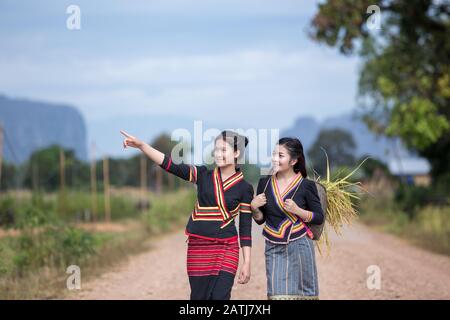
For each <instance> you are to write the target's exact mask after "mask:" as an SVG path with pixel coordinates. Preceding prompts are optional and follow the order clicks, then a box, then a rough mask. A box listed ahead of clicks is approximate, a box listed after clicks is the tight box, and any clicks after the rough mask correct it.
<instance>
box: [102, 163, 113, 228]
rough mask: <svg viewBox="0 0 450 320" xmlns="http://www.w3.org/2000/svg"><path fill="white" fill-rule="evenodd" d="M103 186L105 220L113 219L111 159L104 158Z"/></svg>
mask: <svg viewBox="0 0 450 320" xmlns="http://www.w3.org/2000/svg"><path fill="white" fill-rule="evenodd" d="M103 188H104V197H105V222H110V221H111V200H110V197H109V161H108V158H107V157H104V158H103Z"/></svg>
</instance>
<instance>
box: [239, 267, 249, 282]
mask: <svg viewBox="0 0 450 320" xmlns="http://www.w3.org/2000/svg"><path fill="white" fill-rule="evenodd" d="M249 281H250V263H245V262H244V264H243V265H242V267H241V271H240V272H239V279H238V283H240V284H246V283H247V282H249Z"/></svg>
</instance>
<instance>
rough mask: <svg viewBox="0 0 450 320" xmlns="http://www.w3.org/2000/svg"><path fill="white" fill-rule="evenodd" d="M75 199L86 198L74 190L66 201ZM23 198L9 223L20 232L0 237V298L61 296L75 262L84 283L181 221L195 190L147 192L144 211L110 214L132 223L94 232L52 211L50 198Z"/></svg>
mask: <svg viewBox="0 0 450 320" xmlns="http://www.w3.org/2000/svg"><path fill="white" fill-rule="evenodd" d="M80 199H81V200H83V201H84V200H85V199H86V197H85V196H84V195H80V194H78V195H76V196H75V198H74V199H72V200H70V202H73V203H75V202H76V200H80ZM28 201H29V203H26V201H24V199H22V201H21V202H20V203H17V204H15V210H17V211H16V212H20V217H19V218H18V219H17V220H16V221H15V222H14V227H15V228H18V230H19V231H20V232H19V233H18V235H16V236H5V237H1V238H0V299H36V298H39V299H41V298H44V299H51V298H60V297H62V296H64V295H65V294H67V293H68V292H69V291H68V290H67V289H66V279H67V277H68V274H66V268H67V267H68V266H69V265H72V264H74V265H78V266H79V267H80V268H81V270H82V281H86V279H89V277H92V276H95V275H97V274H98V273H100V272H101V271H102V270H104V268H107V267H110V266H111V265H112V264H114V263H116V262H119V261H123V259H126V258H127V257H129V256H130V255H131V254H133V253H136V252H139V251H141V250H143V249H144V248H145V243H146V241H147V240H148V239H149V238H150V237H152V236H156V235H158V234H160V233H162V232H167V231H169V230H171V229H173V228H177V227H179V226H180V225H182V224H183V225H184V224H185V222H186V221H187V219H188V217H189V213H190V211H191V209H192V208H193V205H194V201H195V192H194V190H193V189H181V190H178V191H176V192H170V193H165V194H164V195H154V194H151V195H150V196H149V203H150V204H151V207H150V208H149V209H148V210H145V211H141V212H140V213H137V212H136V211H137V209H134V212H133V213H130V214H125V215H116V216H113V217H115V220H116V221H119V222H118V223H120V224H124V225H128V226H132V227H130V228H124V230H122V231H120V232H117V231H116V232H108V231H107V230H106V231H103V232H98V231H97V232H95V231H93V230H89V229H87V230H86V229H83V228H81V227H78V225H77V224H76V223H75V222H76V221H72V220H73V219H69V218H68V217H67V216H65V215H61V214H60V213H59V212H57V211H55V206H54V202H52V200H51V199H45V200H44V198H43V197H37V198H35V199H28ZM117 201H121V200H117ZM124 201H129V200H124ZM130 203H131V201H130ZM75 206H77V207H81V205H79V204H76V205H75ZM68 207H70V206H69V205H68ZM119 207H120V206H119ZM17 208H20V209H17ZM3 209H5V208H3ZM130 210H131V209H130ZM130 216H131V217H132V218H130ZM125 217H128V220H126V219H125ZM127 221H132V222H133V223H127Z"/></svg>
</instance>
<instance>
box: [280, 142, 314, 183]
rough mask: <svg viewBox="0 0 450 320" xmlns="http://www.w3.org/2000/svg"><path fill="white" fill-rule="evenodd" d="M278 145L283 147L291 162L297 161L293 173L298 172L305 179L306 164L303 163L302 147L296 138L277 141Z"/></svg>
mask: <svg viewBox="0 0 450 320" xmlns="http://www.w3.org/2000/svg"><path fill="white" fill-rule="evenodd" d="M278 145H279V146H283V147H285V148H286V149H287V150H288V152H289V155H290V157H291V160H294V159H297V162H296V163H295V164H294V172H295V173H298V172H300V173H301V174H302V176H303V178H306V177H307V175H308V174H307V173H306V163H305V155H304V153H303V145H302V143H301V142H300V140H299V139H297V138H290V137H284V138H281V139H280V140H278Z"/></svg>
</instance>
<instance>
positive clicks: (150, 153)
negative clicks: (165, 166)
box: [139, 143, 164, 165]
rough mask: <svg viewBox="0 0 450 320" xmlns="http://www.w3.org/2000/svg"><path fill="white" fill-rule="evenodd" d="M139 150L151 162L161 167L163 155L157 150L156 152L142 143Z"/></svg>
mask: <svg viewBox="0 0 450 320" xmlns="http://www.w3.org/2000/svg"><path fill="white" fill-rule="evenodd" d="M139 149H141V151H142V152H143V153H144V154H145V155H146V156H147V157H149V158H150V160H152V161H153V162H155V163H156V164H157V165H161V164H162V163H163V160H164V153H162V152H161V151H159V150H156V149H155V148H153V147H152V146H150V145H148V144H147V143H144V144H143V145H142V146H141V147H140V148H139Z"/></svg>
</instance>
